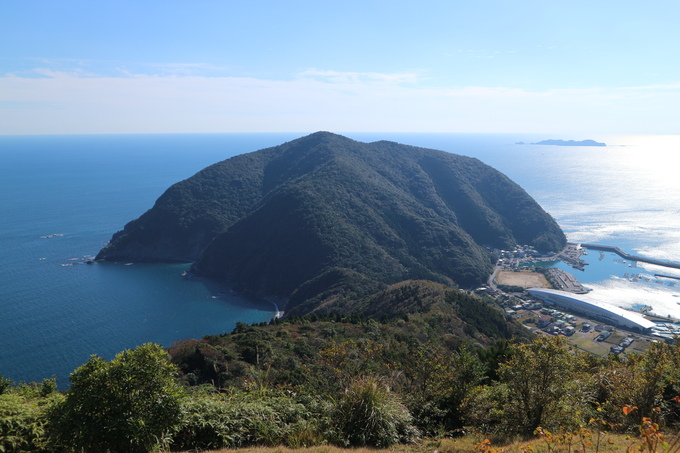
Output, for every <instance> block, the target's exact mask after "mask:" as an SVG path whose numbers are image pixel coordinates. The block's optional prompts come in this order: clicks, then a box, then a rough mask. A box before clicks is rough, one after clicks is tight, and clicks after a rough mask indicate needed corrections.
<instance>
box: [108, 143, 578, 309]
mask: <svg viewBox="0 0 680 453" xmlns="http://www.w3.org/2000/svg"><path fill="white" fill-rule="evenodd" d="M565 242H566V239H565V237H564V234H563V233H562V231H561V230H560V228H559V227H558V225H557V224H556V223H555V221H554V220H553V219H552V218H551V217H550V216H549V215H548V214H546V213H545V212H544V211H543V210H542V209H541V208H540V206H538V204H536V202H535V201H534V200H533V199H532V198H531V197H530V196H529V195H527V194H526V192H524V190H522V189H521V188H520V187H519V186H517V185H516V184H515V183H513V182H512V181H510V180H509V179H508V178H507V177H506V176H505V175H503V174H501V173H499V172H498V171H496V170H494V169H492V168H491V167H489V166H487V165H485V164H483V163H482V162H480V161H478V160H477V159H473V158H468V157H463V156H459V155H454V154H450V153H445V152H442V151H436V150H430V149H423V148H416V147H412V146H406V145H400V144H397V143H392V142H384V141H383V142H375V143H361V142H357V141H354V140H350V139H348V138H346V137H342V136H339V135H335V134H331V133H327V132H319V133H315V134H312V135H309V136H307V137H303V138H300V139H298V140H294V141H292V142H289V143H285V144H283V145H280V146H277V147H273V148H268V149H264V150H261V151H257V152H254V153H250V154H244V155H240V156H236V157H233V158H231V159H228V160H226V161H223V162H220V163H217V164H214V165H212V166H210V167H208V168H206V169H204V170H202V171H201V172H199V173H197V174H196V175H195V176H193V177H191V178H189V179H187V180H185V181H182V182H180V183H177V184H175V185H173V186H172V187H171V188H169V189H168V190H167V191H166V192H165V193H164V194H163V195H162V196H161V197H160V198H159V199H158V200H157V201H156V204H155V205H154V207H153V208H152V209H150V210H149V211H148V212H146V213H145V214H144V215H142V216H141V217H140V218H139V219H137V220H134V221H132V222H130V223H129V224H128V225H126V226H125V228H124V229H123V230H122V231H120V232H118V233H116V234H115V235H114V236H113V238H112V240H111V242H110V244H109V245H108V246H106V247H105V248H104V249H103V250H102V251H101V252H100V253H99V255H98V256H97V259H100V260H121V261H123V260H124V261H190V262H195V265H194V266H193V268H192V269H193V271H194V272H196V273H198V274H201V275H203V276H207V277H211V278H216V279H219V280H229V281H232V282H233V283H234V285H235V286H236V287H237V288H238V289H244V290H249V291H257V292H261V293H267V294H273V295H278V296H283V297H291V296H292V297H291V299H292V302H291V304H290V306H289V308H293V307H295V306H297V305H300V304H304V303H305V302H308V301H309V300H310V299H315V300H316V302H317V305H318V304H319V303H323V302H328V299H329V297H330V298H331V299H333V300H336V299H344V300H347V298H345V297H343V296H342V293H343V292H351V293H353V294H355V295H358V296H360V297H363V296H366V295H369V294H372V293H374V292H375V291H376V290H378V289H382V288H384V287H385V285H389V284H393V283H396V282H399V281H402V280H408V279H427V280H432V281H436V282H440V283H444V284H446V285H449V286H455V285H459V286H463V287H470V286H473V285H478V284H480V283H482V282H483V281H485V280H486V278H487V277H488V275H489V274H490V272H491V267H492V257H491V255H490V253H489V252H488V251H487V249H485V247H484V246H489V247H498V248H505V247H511V246H513V245H515V244H517V243H520V244H530V245H534V246H535V247H536V248H537V249H539V250H543V251H548V250H558V249H561V248H562V247H563V246H564V244H565ZM329 291H330V293H329ZM324 294H325V296H324ZM326 296H328V297H326ZM306 306H307V307H308V308H309V309H311V308H313V307H314V306H315V305H310V304H309V303H307V304H306ZM301 310H302V309H300V308H298V312H301Z"/></svg>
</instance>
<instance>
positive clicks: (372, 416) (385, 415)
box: [335, 377, 417, 448]
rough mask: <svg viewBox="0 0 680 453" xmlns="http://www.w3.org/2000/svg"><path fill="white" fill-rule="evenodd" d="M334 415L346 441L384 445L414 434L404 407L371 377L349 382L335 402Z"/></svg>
mask: <svg viewBox="0 0 680 453" xmlns="http://www.w3.org/2000/svg"><path fill="white" fill-rule="evenodd" d="M335 418H336V419H337V422H338V429H339V433H338V434H339V436H340V439H341V440H342V442H343V443H344V444H346V445H352V446H363V445H366V446H372V447H380V448H384V447H387V446H390V445H393V444H396V443H401V442H409V441H411V440H412V438H413V437H415V436H416V435H417V431H416V429H415V428H414V427H413V425H412V417H411V414H410V413H409V411H408V409H406V407H405V406H404V405H403V404H401V402H400V401H399V398H398V397H397V395H395V394H394V393H392V392H391V391H390V389H389V387H388V386H387V385H386V384H385V383H384V382H383V381H381V380H380V379H378V378H375V377H365V378H360V379H357V380H355V381H354V382H352V384H351V385H350V386H349V387H348V388H347V389H346V390H345V392H344V394H343V395H342V396H341V398H340V400H339V401H338V403H337V407H336V411H335Z"/></svg>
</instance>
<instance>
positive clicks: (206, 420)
mask: <svg viewBox="0 0 680 453" xmlns="http://www.w3.org/2000/svg"><path fill="white" fill-rule="evenodd" d="M185 411H186V415H185V422H184V424H183V426H182V428H181V429H180V431H179V432H178V433H177V434H176V435H175V436H174V438H173V442H172V447H173V449H182V450H183V449H219V448H239V447H245V446H249V445H270V446H275V445H281V444H283V445H287V446H289V447H293V448H296V447H304V446H311V445H318V444H322V443H325V436H324V434H323V427H324V426H325V425H326V424H327V423H326V419H327V416H326V414H327V413H328V412H329V411H328V409H327V408H326V407H325V405H324V404H323V402H320V401H318V400H314V399H311V400H310V401H308V402H306V403H301V402H298V401H295V400H294V399H293V398H291V397H288V396H282V395H275V394H268V395H259V396H256V395H253V394H249V393H237V394H234V395H223V394H203V395H201V394H194V395H193V396H192V397H191V398H189V399H188V401H187V404H186V406H185Z"/></svg>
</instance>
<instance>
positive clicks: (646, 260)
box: [581, 244, 680, 269]
mask: <svg viewBox="0 0 680 453" xmlns="http://www.w3.org/2000/svg"><path fill="white" fill-rule="evenodd" d="M581 247H583V248H586V249H591V250H602V251H604V252H613V253H616V254H617V255H619V256H620V257H622V258H624V259H627V260H629V261H640V262H642V263H649V264H656V265H657V266H663V267H670V268H673V269H680V264H678V263H671V262H669V261H660V260H655V259H652V258H645V257H643V256H635V255H629V254H628V253H626V252H624V251H623V250H621V249H620V248H618V247H612V246H610V245H599V244H581Z"/></svg>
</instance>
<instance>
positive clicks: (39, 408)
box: [0, 388, 62, 452]
mask: <svg viewBox="0 0 680 453" xmlns="http://www.w3.org/2000/svg"><path fill="white" fill-rule="evenodd" d="M24 390H26V391H24ZM32 390H33V389H30V388H26V389H24V388H17V389H16V391H12V392H10V391H7V392H5V394H3V395H0V452H20V451H21V452H29V451H46V450H47V449H48V439H47V434H46V429H45V428H46V423H47V416H46V414H45V412H46V408H47V407H49V406H50V405H51V404H53V403H55V402H56V401H59V400H60V399H61V398H62V397H61V395H59V394H56V393H55V394H53V395H51V396H50V397H49V398H36V397H33V396H32V395H31V393H34V392H32Z"/></svg>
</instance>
